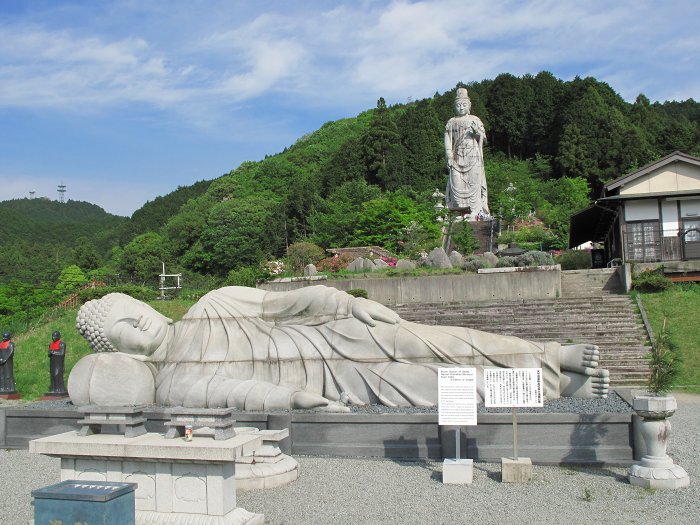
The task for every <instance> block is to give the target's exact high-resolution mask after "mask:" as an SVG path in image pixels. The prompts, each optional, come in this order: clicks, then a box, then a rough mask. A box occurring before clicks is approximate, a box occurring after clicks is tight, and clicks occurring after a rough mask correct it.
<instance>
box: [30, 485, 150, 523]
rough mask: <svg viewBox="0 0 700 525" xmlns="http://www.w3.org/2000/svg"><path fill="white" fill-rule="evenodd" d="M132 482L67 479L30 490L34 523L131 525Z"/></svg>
mask: <svg viewBox="0 0 700 525" xmlns="http://www.w3.org/2000/svg"><path fill="white" fill-rule="evenodd" d="M135 490H136V483H118V482H112V481H83V480H74V479H70V480H67V481H62V482H61V483H57V484H56V485H49V486H48V487H44V488H41V489H37V490H33V491H32V497H33V498H34V525H49V524H54V523H62V524H63V525H73V524H75V523H79V524H80V525H84V524H85V525H117V524H118V525H134V523H135V521H136V507H135V503H134V491H135Z"/></svg>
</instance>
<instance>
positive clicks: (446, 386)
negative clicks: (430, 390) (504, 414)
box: [438, 368, 476, 426]
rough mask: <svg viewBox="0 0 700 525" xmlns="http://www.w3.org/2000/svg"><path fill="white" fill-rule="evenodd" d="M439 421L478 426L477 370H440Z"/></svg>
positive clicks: (448, 423)
mask: <svg viewBox="0 0 700 525" xmlns="http://www.w3.org/2000/svg"><path fill="white" fill-rule="evenodd" d="M438 420H439V421H438V424H439V425H457V426H462V425H476V368H438Z"/></svg>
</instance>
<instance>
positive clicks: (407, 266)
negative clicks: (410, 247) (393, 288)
mask: <svg viewBox="0 0 700 525" xmlns="http://www.w3.org/2000/svg"><path fill="white" fill-rule="evenodd" d="M396 269H397V270H415V269H416V263H415V262H413V261H411V260H409V259H399V260H398V261H396Z"/></svg>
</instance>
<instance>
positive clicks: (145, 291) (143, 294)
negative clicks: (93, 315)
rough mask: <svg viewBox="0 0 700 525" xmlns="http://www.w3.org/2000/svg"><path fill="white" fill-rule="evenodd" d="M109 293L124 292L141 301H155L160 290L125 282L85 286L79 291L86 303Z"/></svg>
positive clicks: (81, 299) (80, 296) (79, 295)
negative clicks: (91, 286) (93, 286)
mask: <svg viewBox="0 0 700 525" xmlns="http://www.w3.org/2000/svg"><path fill="white" fill-rule="evenodd" d="M108 293H124V294H126V295H130V296H131V297H133V298H134V299H138V300H139V301H153V300H155V299H156V298H157V297H158V291H156V290H154V289H153V288H148V287H146V286H137V285H134V284H124V285H120V286H98V287H95V288H84V289H83V290H80V292H78V298H79V299H80V302H81V303H86V302H88V301H91V300H93V299H100V298H102V297H104V296H105V295H107V294H108Z"/></svg>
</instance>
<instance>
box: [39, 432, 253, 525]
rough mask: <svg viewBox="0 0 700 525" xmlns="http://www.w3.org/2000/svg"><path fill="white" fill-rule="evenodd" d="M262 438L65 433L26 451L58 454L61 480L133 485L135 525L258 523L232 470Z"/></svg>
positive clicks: (245, 435)
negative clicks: (239, 497)
mask: <svg viewBox="0 0 700 525" xmlns="http://www.w3.org/2000/svg"><path fill="white" fill-rule="evenodd" d="M262 441H263V439H262V437H261V436H260V435H258V434H256V433H242V434H240V435H237V436H235V437H232V438H230V439H226V440H214V439H211V438H209V437H195V438H194V439H193V440H192V441H189V442H188V441H184V440H183V439H166V438H165V437H163V435H161V434H152V433H149V434H144V435H142V436H138V437H134V438H127V437H124V436H120V435H113V434H92V435H88V436H85V437H81V436H79V435H78V433H77V432H66V433H64V434H58V435H55V436H50V437H46V438H41V439H36V440H34V441H31V442H30V443H29V451H30V452H35V453H40V454H46V455H48V456H57V457H60V458H61V481H64V480H68V479H73V480H84V481H121V482H129V483H137V484H138V488H137V489H136V493H135V497H136V523H137V524H149V525H158V524H163V525H165V524H168V525H170V524H175V523H197V525H242V524H247V525H256V524H261V523H263V522H264V518H263V515H262V514H254V513H252V512H248V511H247V510H245V509H242V508H240V507H236V476H235V468H236V459H237V458H239V457H241V456H245V455H252V454H253V452H254V450H255V449H258V448H260V447H261V446H262Z"/></svg>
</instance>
